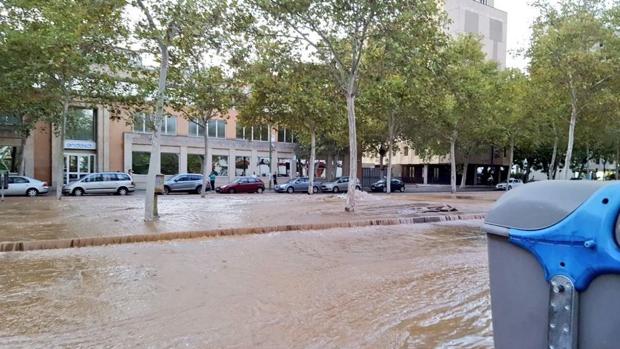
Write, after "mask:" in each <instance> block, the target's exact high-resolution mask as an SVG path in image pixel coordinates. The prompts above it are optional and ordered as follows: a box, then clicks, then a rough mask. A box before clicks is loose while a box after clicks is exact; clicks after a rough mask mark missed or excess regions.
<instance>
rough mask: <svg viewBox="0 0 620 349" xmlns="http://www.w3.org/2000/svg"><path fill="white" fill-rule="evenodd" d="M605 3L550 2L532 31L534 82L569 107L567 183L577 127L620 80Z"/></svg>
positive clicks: (542, 5)
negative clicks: (616, 81) (537, 82)
mask: <svg viewBox="0 0 620 349" xmlns="http://www.w3.org/2000/svg"><path fill="white" fill-rule="evenodd" d="M605 4H606V2H605V1H600V0H588V1H576V0H575V1H573V0H567V1H563V2H561V3H560V5H559V7H553V6H552V5H550V4H549V2H547V1H539V2H538V3H537V6H538V7H539V9H540V10H541V13H542V14H541V16H540V17H539V18H538V19H537V20H536V22H535V24H534V27H533V36H532V44H531V47H530V49H529V51H528V56H529V57H530V58H531V64H530V67H529V71H530V74H531V76H532V79H534V80H539V81H541V82H544V83H546V85H547V88H548V89H551V90H555V91H559V92H561V96H562V101H563V103H565V104H566V105H568V106H569V107H570V114H569V115H568V116H569V117H568V140H567V147H566V154H565V159H564V170H563V172H562V175H563V178H564V179H567V178H568V169H569V166H570V164H571V163H572V156H573V149H574V147H575V132H576V131H575V130H576V126H577V123H578V122H580V121H584V120H587V119H588V118H590V117H592V113H591V110H589V108H590V107H591V106H593V105H596V103H597V101H598V99H599V98H600V97H601V95H602V94H605V93H606V92H607V90H608V88H609V87H610V86H611V85H613V84H614V80H617V79H618V69H617V66H618V61H619V59H620V57H619V55H618V52H617V50H614V49H613V48H614V47H617V41H618V35H617V33H615V30H616V28H615V27H614V26H613V25H612V24H611V23H609V17H607V16H606V15H605V14H606V12H607V10H608V8H607V7H606V5H605Z"/></svg>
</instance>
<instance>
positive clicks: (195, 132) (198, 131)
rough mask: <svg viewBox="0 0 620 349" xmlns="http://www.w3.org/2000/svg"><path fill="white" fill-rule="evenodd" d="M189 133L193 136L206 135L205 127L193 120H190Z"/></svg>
mask: <svg viewBox="0 0 620 349" xmlns="http://www.w3.org/2000/svg"><path fill="white" fill-rule="evenodd" d="M189 135H190V136H193V137H202V136H204V135H205V128H204V127H202V126H201V125H198V124H197V123H195V122H193V121H190V123H189Z"/></svg>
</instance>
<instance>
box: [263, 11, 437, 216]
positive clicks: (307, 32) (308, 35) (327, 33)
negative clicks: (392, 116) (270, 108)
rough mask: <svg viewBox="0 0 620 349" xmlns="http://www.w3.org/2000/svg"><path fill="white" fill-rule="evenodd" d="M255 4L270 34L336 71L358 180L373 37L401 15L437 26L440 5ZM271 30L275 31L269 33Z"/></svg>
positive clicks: (351, 192)
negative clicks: (360, 106)
mask: <svg viewBox="0 0 620 349" xmlns="http://www.w3.org/2000/svg"><path fill="white" fill-rule="evenodd" d="M251 3H252V4H253V5H254V6H255V8H256V9H257V10H258V11H260V12H261V13H262V14H264V17H265V20H266V22H267V24H268V25H269V26H262V29H263V31H266V32H267V33H266V34H265V35H267V36H271V37H273V38H277V39H279V40H280V41H281V42H284V43H287V44H288V45H291V46H294V47H295V48H296V50H297V51H308V54H309V55H310V56H311V57H312V58H313V59H316V60H318V61H320V62H322V63H324V64H325V65H328V66H330V67H331V70H332V75H333V81H334V82H335V83H337V85H338V86H339V88H340V89H341V91H342V93H343V94H344V96H345V98H346V104H347V119H348V127H349V157H350V165H349V170H350V172H349V176H350V177H351V178H357V155H358V154H357V151H358V143H357V130H356V109H355V99H356V96H357V95H358V92H359V79H360V77H361V76H362V75H363V74H364V71H363V69H362V66H361V65H360V62H361V60H362V57H363V55H364V52H365V50H366V47H367V42H368V39H369V38H370V37H371V36H377V37H379V36H381V35H383V33H384V31H385V28H386V27H387V24H388V23H389V22H391V21H393V20H395V19H396V18H398V17H399V16H403V15H406V14H408V15H411V16H412V17H414V18H417V20H420V21H424V22H427V23H429V24H431V23H433V21H432V19H433V18H434V16H435V15H436V14H437V5H436V3H435V1H427V0H406V1H397V0H388V1H374V0H372V1H369V0H364V1H361V0H360V1H353V2H351V1H335V0H330V1H305V2H291V1H285V0H280V1H268V0H253V1H251ZM267 28H271V29H273V31H272V32H268V31H267V30H265V29H267ZM356 185H357V182H356V181H355V180H351V181H349V187H348V194H347V201H346V206H345V210H346V211H349V212H353V211H354V210H355V187H356Z"/></svg>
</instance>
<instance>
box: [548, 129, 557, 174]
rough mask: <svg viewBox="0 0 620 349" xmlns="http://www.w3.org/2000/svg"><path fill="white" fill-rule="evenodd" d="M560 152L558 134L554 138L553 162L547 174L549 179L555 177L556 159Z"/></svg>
mask: <svg viewBox="0 0 620 349" xmlns="http://www.w3.org/2000/svg"><path fill="white" fill-rule="evenodd" d="M557 154H558V136H555V137H554V139H553V152H552V153H551V163H550V164H549V173H548V174H547V178H548V179H555V168H556V167H555V161H556V159H555V158H556V157H557Z"/></svg>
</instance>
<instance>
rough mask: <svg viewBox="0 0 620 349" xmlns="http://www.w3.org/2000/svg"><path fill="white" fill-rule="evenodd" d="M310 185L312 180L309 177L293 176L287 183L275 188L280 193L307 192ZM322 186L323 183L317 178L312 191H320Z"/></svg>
mask: <svg viewBox="0 0 620 349" xmlns="http://www.w3.org/2000/svg"><path fill="white" fill-rule="evenodd" d="M309 185H310V180H309V179H308V177H298V178H293V179H291V180H289V181H288V182H286V183H282V184H278V185H276V186H275V187H274V190H275V191H276V192H278V193H289V194H292V193H295V192H297V193H307V192H308V186H309ZM320 186H321V183H320V182H318V181H316V180H315V182H314V185H313V186H312V192H313V193H318V192H319V187H320Z"/></svg>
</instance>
